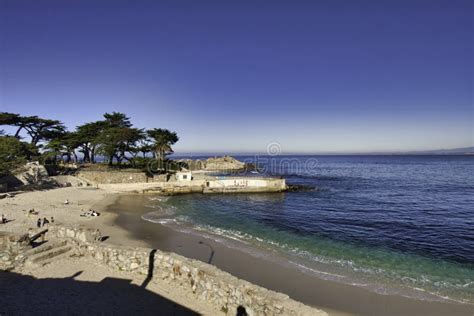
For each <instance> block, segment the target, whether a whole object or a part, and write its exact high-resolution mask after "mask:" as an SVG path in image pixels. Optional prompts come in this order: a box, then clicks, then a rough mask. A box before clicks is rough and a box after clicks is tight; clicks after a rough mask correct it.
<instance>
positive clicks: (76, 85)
mask: <svg viewBox="0 0 474 316" xmlns="http://www.w3.org/2000/svg"><path fill="white" fill-rule="evenodd" d="M472 3H473V1H470V0H465V1H462V0H444V1H438V0H429V1H418V0H409V1H403V0H394V1H388V0H384V1H376V0H373V1H360V0H358V1H353V0H348V1H338V0H327V1H195V0H193V1H180V0H175V1H121V0H114V1H80V0H71V1H59V0H58V1H48V0H42V1H37V0H31V1H23V0H0V36H1V46H0V110H1V111H9V112H16V113H21V114H24V115H32V114H37V115H40V116H44V117H47V118H55V119H60V120H62V121H64V122H65V124H66V125H67V126H68V127H70V128H74V127H75V126H76V125H78V124H82V123H84V122H87V121H92V120H97V119H100V118H101V115H102V114H103V113H104V112H107V111H121V112H125V113H126V114H128V115H129V116H131V117H132V120H133V122H134V123H135V125H136V126H138V127H147V128H151V127H165V128H169V129H172V130H175V131H177V132H178V134H179V136H180V137H181V140H180V142H179V143H178V144H177V146H176V149H177V151H182V152H190V151H199V152H210V151H221V152H222V151H229V152H252V151H257V152H263V151H265V150H266V146H267V144H268V143H270V142H278V143H280V144H281V147H282V150H283V152H284V153H285V152H287V153H290V152H366V151H390V150H422V149H434V148H453V147H464V146H473V144H474V136H473V124H474V123H473V121H474V117H473V115H474V114H473V111H474V110H473V102H472V101H473V94H472V92H473V49H472V48H473V29H472V19H473V7H472Z"/></svg>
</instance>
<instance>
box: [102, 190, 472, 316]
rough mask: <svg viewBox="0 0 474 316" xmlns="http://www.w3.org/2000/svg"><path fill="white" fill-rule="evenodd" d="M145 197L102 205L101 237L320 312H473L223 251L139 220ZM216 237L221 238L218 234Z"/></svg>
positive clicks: (265, 258) (200, 239)
mask: <svg viewBox="0 0 474 316" xmlns="http://www.w3.org/2000/svg"><path fill="white" fill-rule="evenodd" d="M148 197H149V196H146V195H123V196H120V197H118V198H117V199H116V200H115V203H113V204H112V205H110V206H109V207H108V211H110V212H111V213H115V214H116V216H110V215H109V216H108V217H106V218H103V219H102V220H101V222H102V224H103V225H104V229H105V230H106V233H108V234H111V235H115V236H116V234H115V233H113V230H114V229H115V230H118V229H120V230H121V228H123V229H125V230H126V231H127V232H128V236H127V238H126V240H125V239H122V240H121V243H122V244H125V245H127V244H130V245H132V244H133V245H143V244H145V245H147V246H148V247H152V248H157V249H160V250H164V251H170V252H175V253H178V254H180V255H183V256H186V257H189V258H194V259H198V260H201V261H204V262H208V263H211V264H213V265H215V266H217V267H219V268H220V269H222V270H224V271H227V272H229V273H231V274H233V275H235V276H237V277H239V278H242V279H245V280H247V281H250V282H252V283H255V284H258V285H260V286H263V287H266V288H268V289H272V290H275V291H278V292H283V293H285V294H288V295H289V296H290V297H291V298H293V299H295V300H298V301H301V302H303V303H305V304H308V305H312V306H315V307H318V308H321V309H323V310H325V311H327V312H328V313H330V314H331V315H348V314H358V315H473V314H474V306H473V305H467V304H460V303H451V302H432V301H422V300H416V299H410V298H406V297H403V296H396V295H381V294H377V293H374V292H371V291H369V290H366V289H363V288H360V287H356V286H351V285H347V284H342V283H338V282H334V281H326V280H322V279H320V278H318V277H316V276H314V275H310V274H308V273H303V272H302V271H300V270H298V269H296V268H292V267H290V266H287V265H285V264H283V263H282V262H281V258H277V257H276V256H272V255H271V253H269V254H267V255H266V256H256V255H253V254H250V253H248V252H247V251H243V250H241V249H237V248H235V247H229V246H228V245H230V244H232V241H229V243H221V242H216V241H215V240H214V239H213V238H205V237H203V236H200V235H197V234H193V233H185V232H181V231H177V230H175V229H172V228H169V227H167V226H164V225H160V224H156V223H151V222H147V221H144V220H142V219H141V216H142V215H143V214H145V213H148V212H150V211H151V209H146V208H145V207H143V205H144V202H145V201H146V200H145V199H148ZM112 225H113V226H112ZM107 227H108V228H107ZM107 229H108V230H107ZM122 234H123V233H122ZM130 238H131V239H130ZM219 238H220V239H223V237H221V236H219ZM110 242H111V243H114V244H116V243H117V238H113V240H110Z"/></svg>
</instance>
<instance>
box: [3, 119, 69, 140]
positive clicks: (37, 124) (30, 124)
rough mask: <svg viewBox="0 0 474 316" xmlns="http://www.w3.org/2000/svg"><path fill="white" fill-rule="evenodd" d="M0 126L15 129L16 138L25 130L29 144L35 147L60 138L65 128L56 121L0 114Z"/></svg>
mask: <svg viewBox="0 0 474 316" xmlns="http://www.w3.org/2000/svg"><path fill="white" fill-rule="evenodd" d="M0 125H9V126H15V127H17V131H16V133H15V137H16V138H20V132H21V131H22V130H25V131H26V133H27V134H28V136H29V137H30V139H31V144H33V145H35V146H36V145H37V144H38V143H39V142H42V141H49V140H52V139H54V138H56V137H58V136H60V135H61V134H62V133H64V131H65V130H66V128H65V127H64V125H63V123H61V122H60V121H58V120H50V119H43V118H40V117H38V116H20V115H19V114H15V113H8V112H1V113H0Z"/></svg>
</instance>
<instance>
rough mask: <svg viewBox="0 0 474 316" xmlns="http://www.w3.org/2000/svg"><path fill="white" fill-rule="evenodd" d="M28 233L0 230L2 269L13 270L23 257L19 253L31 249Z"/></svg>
mask: <svg viewBox="0 0 474 316" xmlns="http://www.w3.org/2000/svg"><path fill="white" fill-rule="evenodd" d="M30 248H31V245H30V237H29V236H28V234H23V235H22V234H15V233H10V232H0V270H11V269H13V268H14V267H15V266H16V265H17V264H18V261H20V260H21V259H22V258H21V256H19V254H20V253H21V252H23V251H25V250H27V249H30Z"/></svg>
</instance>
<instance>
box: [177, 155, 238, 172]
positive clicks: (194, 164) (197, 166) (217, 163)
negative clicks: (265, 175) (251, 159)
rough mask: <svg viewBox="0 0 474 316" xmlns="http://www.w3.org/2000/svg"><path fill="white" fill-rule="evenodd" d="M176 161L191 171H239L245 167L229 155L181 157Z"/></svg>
mask: <svg viewBox="0 0 474 316" xmlns="http://www.w3.org/2000/svg"><path fill="white" fill-rule="evenodd" d="M178 162H180V163H182V164H184V166H185V167H186V169H188V170H192V171H194V170H205V171H239V170H244V169H246V168H247V164H245V163H244V162H241V161H239V160H237V159H235V158H233V157H230V156H223V157H215V158H208V159H206V160H200V159H197V160H193V159H181V160H178Z"/></svg>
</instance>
